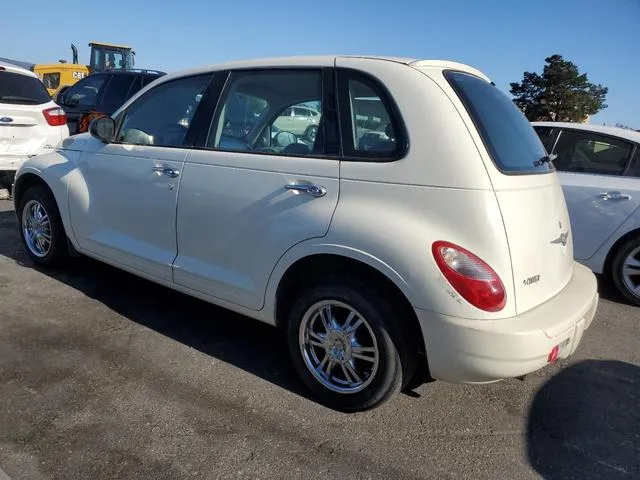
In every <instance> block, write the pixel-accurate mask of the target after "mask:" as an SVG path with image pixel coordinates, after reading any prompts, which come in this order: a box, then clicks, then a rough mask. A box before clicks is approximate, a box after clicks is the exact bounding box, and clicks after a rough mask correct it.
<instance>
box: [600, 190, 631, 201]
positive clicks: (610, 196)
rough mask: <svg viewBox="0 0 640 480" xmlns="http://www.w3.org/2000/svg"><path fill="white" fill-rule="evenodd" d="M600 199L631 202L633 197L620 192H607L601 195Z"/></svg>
mask: <svg viewBox="0 0 640 480" xmlns="http://www.w3.org/2000/svg"><path fill="white" fill-rule="evenodd" d="M600 198H602V199H604V200H631V195H627V194H626V193H620V192H605V193H601V194H600Z"/></svg>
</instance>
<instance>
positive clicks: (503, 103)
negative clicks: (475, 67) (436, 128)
mask: <svg viewBox="0 0 640 480" xmlns="http://www.w3.org/2000/svg"><path fill="white" fill-rule="evenodd" d="M445 77H446V78H447V80H448V81H449V83H450V84H451V86H452V87H453V88H454V90H455V91H456V93H457V94H458V96H459V97H460V99H461V100H462V103H463V104H464V106H465V108H466V109H467V111H468V112H469V115H470V116H471V118H472V119H473V122H474V123H475V125H476V128H477V129H478V132H479V133H480V135H481V136H482V140H483V141H484V143H485V145H486V147H487V149H488V150H489V153H490V154H491V157H492V158H493V161H494V163H495V164H496V166H497V167H498V168H499V169H500V170H502V171H503V172H505V173H544V172H549V171H552V170H553V166H552V165H551V163H548V162H547V163H542V164H539V165H537V166H536V165H535V163H536V162H537V161H538V160H540V159H541V158H542V157H544V156H545V155H546V151H545V149H544V146H543V145H542V142H541V141H540V138H539V137H538V135H537V134H536V132H535V130H534V129H533V127H532V126H531V123H529V121H528V120H527V118H526V117H525V116H524V114H523V113H522V112H521V111H520V110H519V109H518V107H516V105H515V104H514V103H513V102H512V101H511V99H510V98H509V97H507V95H505V94H504V93H503V92H502V91H500V89H498V88H497V87H495V86H494V85H491V84H490V83H489V82H487V81H485V80H483V79H481V78H479V77H476V76H474V75H471V74H468V73H463V72H455V71H448V72H446V73H445Z"/></svg>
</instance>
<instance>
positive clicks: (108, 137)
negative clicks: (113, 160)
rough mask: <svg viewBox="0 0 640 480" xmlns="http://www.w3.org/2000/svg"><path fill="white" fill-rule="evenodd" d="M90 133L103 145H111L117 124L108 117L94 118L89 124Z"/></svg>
mask: <svg viewBox="0 0 640 480" xmlns="http://www.w3.org/2000/svg"><path fill="white" fill-rule="evenodd" d="M89 133H90V134H91V136H93V137H95V138H97V139H99V140H100V141H102V142H103V143H110V142H112V141H113V136H114V135H115V133H116V122H115V121H114V120H113V118H111V117H106V116H105V117H98V118H94V119H93V120H92V121H91V123H90V124H89Z"/></svg>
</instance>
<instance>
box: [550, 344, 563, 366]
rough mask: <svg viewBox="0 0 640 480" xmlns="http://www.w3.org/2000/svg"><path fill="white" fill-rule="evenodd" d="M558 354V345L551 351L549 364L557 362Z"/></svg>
mask: <svg viewBox="0 0 640 480" xmlns="http://www.w3.org/2000/svg"><path fill="white" fill-rule="evenodd" d="M558 353H560V345H556V346H555V347H553V348H552V349H551V351H550V352H549V356H548V357H547V363H553V362H555V361H556V360H557V359H558Z"/></svg>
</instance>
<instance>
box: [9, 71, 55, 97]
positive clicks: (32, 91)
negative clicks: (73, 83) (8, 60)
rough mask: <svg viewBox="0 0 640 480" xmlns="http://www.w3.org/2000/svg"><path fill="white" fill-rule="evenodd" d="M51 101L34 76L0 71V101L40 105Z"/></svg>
mask: <svg viewBox="0 0 640 480" xmlns="http://www.w3.org/2000/svg"><path fill="white" fill-rule="evenodd" d="M49 101H51V97H50V96H49V93H48V92H47V90H46V89H45V88H44V85H43V84H42V82H41V81H40V80H39V79H37V78H34V77H30V76H27V75H22V74H20V73H13V72H7V71H3V72H0V103H10V104H14V105H40V104H42V103H47V102H49Z"/></svg>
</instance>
